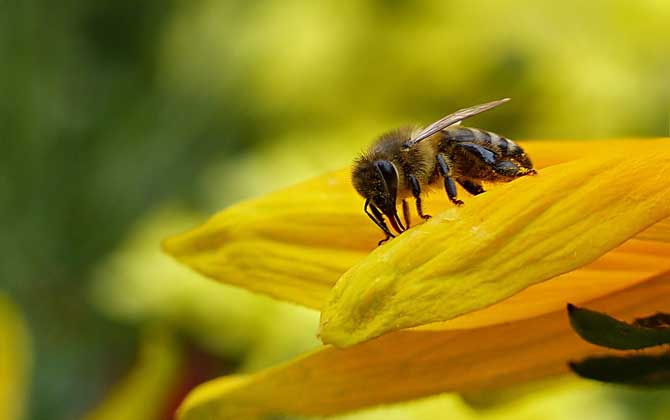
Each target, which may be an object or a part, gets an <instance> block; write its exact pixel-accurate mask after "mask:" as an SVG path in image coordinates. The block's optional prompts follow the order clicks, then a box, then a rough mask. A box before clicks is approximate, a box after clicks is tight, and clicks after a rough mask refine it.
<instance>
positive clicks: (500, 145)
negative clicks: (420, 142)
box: [441, 126, 533, 169]
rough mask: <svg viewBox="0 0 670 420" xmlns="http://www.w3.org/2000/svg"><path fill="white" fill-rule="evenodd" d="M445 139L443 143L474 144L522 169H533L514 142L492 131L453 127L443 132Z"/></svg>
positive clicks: (522, 151)
mask: <svg viewBox="0 0 670 420" xmlns="http://www.w3.org/2000/svg"><path fill="white" fill-rule="evenodd" d="M442 132H443V133H444V137H443V138H442V139H441V143H442V144H444V145H445V146H446V144H445V143H449V142H456V143H474V144H476V145H478V146H481V147H484V148H486V149H488V150H490V151H491V152H493V153H494V154H495V155H496V157H497V158H498V159H502V160H513V161H515V162H516V163H518V164H519V165H521V166H522V167H525V168H529V169H530V168H532V167H533V164H532V163H531V161H530V159H528V157H527V156H526V153H525V152H524V150H523V149H522V148H521V147H520V146H519V145H517V144H516V143H514V142H513V141H512V140H510V139H507V138H505V137H502V136H500V135H498V134H496V133H492V132H490V131H485V130H480V129H478V128H470V127H461V126H451V127H447V128H446V129H444V130H443V131H442Z"/></svg>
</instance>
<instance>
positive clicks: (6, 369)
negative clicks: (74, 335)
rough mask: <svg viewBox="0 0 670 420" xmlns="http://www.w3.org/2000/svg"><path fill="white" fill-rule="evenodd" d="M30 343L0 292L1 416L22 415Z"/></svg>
mask: <svg viewBox="0 0 670 420" xmlns="http://www.w3.org/2000/svg"><path fill="white" fill-rule="evenodd" d="M30 344H31V343H30V337H29V334H28V329H27V327H26V325H25V322H24V320H23V318H22V316H21V314H20V313H19V311H18V309H17V308H16V307H15V305H14V303H13V302H12V301H10V300H9V298H7V297H6V296H5V295H4V294H2V293H0V420H19V419H22V418H23V417H24V413H25V411H26V406H25V403H26V400H27V398H26V397H27V391H28V385H29V378H30V371H31V367H32V351H31V346H30Z"/></svg>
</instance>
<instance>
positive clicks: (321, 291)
mask: <svg viewBox="0 0 670 420" xmlns="http://www.w3.org/2000/svg"><path fill="white" fill-rule="evenodd" d="M668 144H669V143H668V141H667V140H628V141H623V140H621V141H607V142H605V141H602V142H597V141H537V142H528V143H524V148H526V150H528V151H529V154H530V155H531V156H532V157H533V159H534V162H535V164H536V166H537V167H538V168H542V167H545V166H548V165H550V164H555V163H559V162H563V161H568V160H573V159H576V158H580V157H584V156H590V155H594V154H603V153H614V152H622V151H628V152H629V153H631V154H635V153H637V152H639V151H644V150H655V149H659V148H663V147H666V146H667V145H668ZM349 176H350V175H349V169H348V168H347V169H343V170H341V171H338V172H334V173H330V174H327V175H324V176H321V177H318V178H315V179H313V180H310V181H308V182H304V183H302V184H298V185H296V186H294V187H290V188H287V189H284V190H281V191H277V192H275V193H272V194H268V195H266V196H263V197H260V198H257V199H253V200H248V201H245V202H243V203H239V204H237V205H234V206H232V207H230V208H228V209H226V210H224V211H222V212H220V213H218V214H217V215H215V216H214V217H213V218H212V219H210V220H209V221H208V222H207V223H205V224H204V225H202V226H200V227H198V228H195V229H193V230H191V231H189V232H186V233H183V234H180V235H176V236H174V237H171V238H169V239H167V240H165V241H164V242H163V248H164V250H165V251H166V252H167V253H169V254H171V255H173V256H174V257H175V258H176V259H178V260H179V261H181V262H182V263H184V264H186V265H188V266H190V267H191V268H193V269H195V270H197V271H199V272H200V273H202V274H204V275H206V276H208V277H211V278H214V279H217V280H219V281H222V282H225V283H229V284H233V285H237V286H241V287H244V288H247V289H249V290H252V291H256V292H260V293H265V294H268V295H270V296H272V297H275V298H277V299H282V300H288V301H290V302H295V303H298V304H301V305H304V306H308V307H311V308H316V309H319V308H321V307H322V306H323V305H324V303H325V301H326V299H327V297H328V295H329V293H330V290H331V288H332V286H333V285H334V284H335V282H336V281H337V279H338V278H339V277H340V276H341V275H342V274H343V273H344V272H345V271H347V270H348V269H349V268H351V267H352V266H353V265H354V264H355V263H357V262H359V261H360V260H361V259H363V258H364V257H365V256H366V255H367V254H368V253H369V252H370V251H372V250H373V249H375V248H376V246H377V241H379V239H381V237H382V234H381V233H380V232H379V230H378V229H377V227H376V226H375V225H374V224H373V223H371V222H370V220H368V218H367V217H366V216H365V215H364V213H363V210H362V207H363V201H362V199H361V198H360V197H359V196H358V195H357V194H356V193H355V191H354V189H353V187H352V186H351V182H350V180H349ZM621 182H622V183H623V184H625V183H627V182H631V183H634V182H633V180H622V181H621ZM463 199H464V200H465V201H466V207H468V206H469V205H470V199H471V198H470V197H463ZM425 206H426V208H427V210H428V211H429V212H430V213H431V214H436V213H437V212H440V211H444V210H449V209H452V208H453V206H452V204H451V203H449V201H448V200H447V199H446V197H445V194H441V193H434V194H432V195H430V196H429V197H428V198H427V199H426V200H425ZM415 219H416V218H415ZM641 235H646V236H645V238H647V239H651V240H666V241H670V222H667V221H666V222H665V224H664V225H663V227H662V228H656V227H655V226H654V227H652V228H650V230H649V231H647V232H643V233H642V234H641Z"/></svg>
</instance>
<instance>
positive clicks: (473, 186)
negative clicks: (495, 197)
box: [456, 179, 486, 195]
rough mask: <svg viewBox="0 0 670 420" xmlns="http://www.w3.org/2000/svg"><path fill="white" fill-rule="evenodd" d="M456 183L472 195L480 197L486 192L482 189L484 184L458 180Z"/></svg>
mask: <svg viewBox="0 0 670 420" xmlns="http://www.w3.org/2000/svg"><path fill="white" fill-rule="evenodd" d="M456 182H458V183H459V184H460V186H461V187H463V188H464V189H465V191H467V192H469V193H470V194H472V195H479V194H481V193H483V192H486V190H484V187H482V184H480V183H478V182H475V181H471V180H469V179H457V180H456Z"/></svg>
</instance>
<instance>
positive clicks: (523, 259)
mask: <svg viewBox="0 0 670 420" xmlns="http://www.w3.org/2000/svg"><path fill="white" fill-rule="evenodd" d="M524 148H526V150H527V151H528V152H529V154H530V155H531V156H532V157H533V159H534V161H535V162H536V163H537V167H538V168H544V169H542V170H540V172H539V176H537V177H532V178H524V179H519V180H517V181H514V182H512V183H509V184H504V185H501V186H498V187H496V188H494V189H492V190H491V191H489V192H487V193H486V194H483V195H480V196H477V197H472V198H470V199H469V200H467V202H466V205H465V206H462V207H461V208H455V207H452V206H450V205H449V204H448V203H447V200H446V199H442V198H437V197H430V199H429V200H426V202H427V203H429V205H430V206H431V207H430V212H431V213H432V214H433V215H434V216H435V217H434V218H433V219H432V220H430V221H429V222H427V223H425V224H422V225H420V226H416V227H414V228H413V229H411V230H410V231H408V232H406V233H404V234H403V235H401V236H399V237H398V238H396V239H394V240H393V241H391V242H390V243H388V244H387V245H384V246H382V247H379V248H375V246H376V242H377V241H378V239H379V232H378V231H377V228H376V227H375V226H374V225H373V224H372V223H370V222H369V220H367V218H366V216H365V215H364V214H363V212H362V210H361V208H362V203H361V199H360V198H359V197H357V196H356V194H355V192H354V190H353V188H352V187H351V186H350V184H349V179H348V178H349V175H348V171H347V170H343V171H339V172H335V173H331V174H327V175H324V176H322V177H319V178H316V179H313V180H311V181H307V182H305V183H303V184H299V185H297V186H295V187H291V188H288V189H285V190H282V191H278V192H275V193H272V194H269V195H266V196H264V197H261V198H258V199H255V200H250V201H246V202H243V203H240V204H237V205H235V206H232V207H230V208H229V209H227V210H225V211H223V212H221V213H219V214H217V215H216V216H214V217H213V218H212V219H211V220H210V221H208V222H207V223H206V224H205V225H203V226H201V227H198V228H196V229H194V230H192V231H189V232H186V233H184V234H181V235H178V236H175V237H172V238H169V239H167V240H166V241H164V243H163V247H164V249H165V251H167V252H168V253H170V254H171V255H173V256H174V257H175V258H177V259H178V260H179V261H181V262H182V263H184V264H186V265H188V266H190V267H192V268H193V269H195V270H197V271H199V272H201V273H203V274H205V275H206V276H209V277H212V278H214V279H217V280H220V281H222V282H226V283H230V284H234V285H238V286H241V287H244V288H247V289H249V290H252V291H256V292H261V293H265V294H268V295H270V296H273V297H275V298H278V299H283V300H288V301H291V302H295V303H299V304H302V305H304V306H308V307H311V308H315V309H320V310H321V329H320V335H321V338H322V340H323V341H324V343H327V344H334V345H335V346H337V347H342V348H344V349H338V348H336V347H332V346H325V347H323V348H321V349H318V350H316V351H314V352H312V353H309V354H307V355H306V356H303V357H301V358H298V359H296V360H294V361H292V362H289V363H287V364H284V365H280V366H277V367H274V368H271V369H268V370H265V371H261V372H259V373H256V374H253V375H248V376H235V377H228V378H222V379H218V380H215V381H211V382H209V383H206V384H204V385H201V386H200V387H198V388H197V389H196V390H195V391H193V392H192V393H191V394H190V396H189V397H188V398H187V399H186V401H185V402H184V404H183V405H182V408H181V410H180V415H181V417H182V418H185V419H192V418H210V417H211V418H240V417H244V416H253V415H258V414H264V413H274V412H281V413H291V414H299V415H328V414H335V413H339V412H345V411H349V410H354V409H358V408H361V407H365V406H369V405H375V404H380V403H387V402H393V401H401V400H407V399H411V398H417V397H420V396H425V395H431V394H435V393H439V392H445V391H457V392H463V391H471V390H480V389H489V388H496V387H504V386H508V385H511V384H515V383H520V382H524V381H528V380H531V379H537V378H542V377H547V376H552V375H557V374H560V373H563V372H565V371H566V362H567V361H568V360H569V359H571V358H577V357H583V356H585V355H589V354H593V353H596V352H597V351H598V349H597V348H595V347H594V346H592V345H590V344H588V343H584V342H582V341H581V340H580V339H579V338H578V337H577V336H576V335H575V334H573V333H572V332H571V330H570V327H569V324H568V322H567V319H566V317H565V314H564V313H563V307H564V305H565V303H566V302H567V301H570V302H572V303H577V304H584V303H588V306H589V307H592V308H596V309H601V310H605V311H607V312H608V313H611V314H614V315H617V316H620V317H624V318H625V317H628V316H632V315H639V314H640V312H641V313H646V312H648V310H649V308H654V309H655V310H664V309H668V308H669V306H668V305H669V304H668V302H670V299H669V297H670V284H669V282H668V278H667V277H664V276H663V273H666V272H667V271H668V270H670V259H669V258H668V256H669V255H670V223H668V222H667V221H666V220H664V219H666V218H668V217H669V216H670V188H668V183H667V179H668V176H669V175H670V141H668V140H667V139H663V140H645V141H608V142H529V143H526V144H524ZM549 279H552V280H551V281H546V280H549ZM286 327H287V328H290V326H286ZM410 327H418V328H415V329H409V330H408V329H407V328H410ZM373 338H376V339H374V340H371V339H373Z"/></svg>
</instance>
